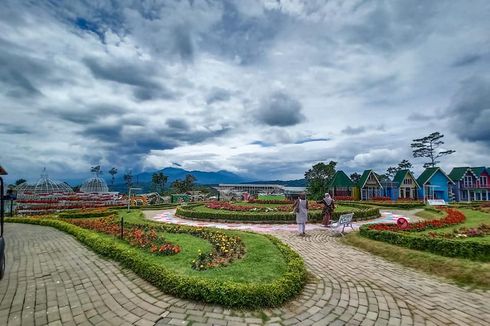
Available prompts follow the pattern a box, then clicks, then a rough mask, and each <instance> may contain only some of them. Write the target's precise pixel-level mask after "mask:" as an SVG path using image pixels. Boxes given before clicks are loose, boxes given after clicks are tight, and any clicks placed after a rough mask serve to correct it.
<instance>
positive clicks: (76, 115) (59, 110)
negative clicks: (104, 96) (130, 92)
mask: <svg viewBox="0 0 490 326" xmlns="http://www.w3.org/2000/svg"><path fill="white" fill-rule="evenodd" d="M42 111H43V112H44V113H45V114H46V115H53V116H55V117H57V118H59V119H62V120H65V121H70V122H73V123H78V124H87V123H95V122H96V121H98V120H99V119H101V118H106V117H109V116H117V117H120V116H121V115H122V114H124V113H127V112H129V111H128V109H126V108H123V107H119V106H114V105H111V104H92V105H90V104H86V105H81V104H78V103H77V105H73V106H71V107H65V106H63V107H48V108H44V109H42Z"/></svg>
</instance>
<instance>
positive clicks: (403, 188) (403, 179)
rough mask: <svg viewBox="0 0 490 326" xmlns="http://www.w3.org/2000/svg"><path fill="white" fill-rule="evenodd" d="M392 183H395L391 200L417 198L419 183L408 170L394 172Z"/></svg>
mask: <svg viewBox="0 0 490 326" xmlns="http://www.w3.org/2000/svg"><path fill="white" fill-rule="evenodd" d="M393 183H394V184H395V185H396V188H395V189H394V191H393V193H392V194H391V199H392V200H397V199H411V200H415V199H418V197H419V196H418V193H419V188H420V186H419V184H418V182H417V179H416V178H415V176H414V175H413V174H412V172H410V170H400V171H398V172H397V173H396V174H395V177H394V178H393Z"/></svg>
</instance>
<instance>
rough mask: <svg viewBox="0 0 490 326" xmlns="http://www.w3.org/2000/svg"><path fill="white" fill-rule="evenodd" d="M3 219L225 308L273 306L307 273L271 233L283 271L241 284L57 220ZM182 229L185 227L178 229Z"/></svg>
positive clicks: (186, 295)
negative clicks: (52, 232)
mask: <svg viewBox="0 0 490 326" xmlns="http://www.w3.org/2000/svg"><path fill="white" fill-rule="evenodd" d="M7 222H12V223H27V224H36V225H43V226H51V227H54V228H57V229H59V230H61V231H64V232H66V233H69V234H71V235H73V236H75V238H76V239H77V240H79V241H80V242H82V243H83V244H85V245H86V246H88V247H90V248H91V249H92V250H94V251H95V252H96V253H98V254H101V255H103V256H105V257H109V258H111V259H114V260H116V261H118V262H120V263H121V264H122V265H123V266H125V267H127V268H129V269H131V270H133V271H134V272H135V273H136V274H138V275H139V276H140V277H142V278H143V279H145V280H147V281H148V282H150V283H151V284H153V285H154V286H156V287H158V288H159V289H160V290H162V291H163V292H165V293H168V294H171V295H174V296H177V297H180V298H184V299H192V300H198V301H202V302H206V303H216V304H221V305H223V306H226V307H239V308H259V307H275V306H279V305H281V304H282V303H284V302H285V301H287V300H288V299H291V298H292V297H293V296H295V295H297V294H298V293H299V292H300V291H301V290H302V289H303V287H304V285H305V284H306V278H307V273H306V269H305V266H304V263H303V259H302V258H301V257H300V256H299V255H298V254H297V253H296V252H294V251H293V250H292V249H291V248H290V247H289V246H287V245H286V244H284V243H282V242H281V241H279V240H278V239H276V238H274V237H272V236H267V238H268V239H269V240H270V241H271V242H272V243H273V244H274V245H275V246H277V248H278V249H279V251H280V252H281V253H282V255H283V257H284V259H285V261H286V265H287V270H286V272H285V273H284V274H283V276H281V277H280V278H278V279H276V280H275V281H273V282H270V283H267V284H253V283H250V284H244V283H237V282H232V281H225V282H220V281H219V280H210V279H206V278H201V277H191V276H184V275H179V274H176V273H175V272H173V271H172V270H170V269H169V268H167V267H165V266H163V265H162V264H157V263H153V262H151V261H149V260H148V259H146V257H145V255H144V254H143V253H142V252H141V250H139V249H136V248H131V247H129V246H128V245H126V244H124V243H121V242H119V241H115V240H114V239H111V238H107V237H103V236H101V235H99V234H98V233H97V232H93V231H89V230H86V229H83V228H80V227H77V226H75V225H73V224H70V223H67V222H64V221H61V220H55V219H29V218H9V219H8V220H7ZM187 228H189V229H192V227H187ZM184 229H186V228H184V227H181V228H179V230H184Z"/></svg>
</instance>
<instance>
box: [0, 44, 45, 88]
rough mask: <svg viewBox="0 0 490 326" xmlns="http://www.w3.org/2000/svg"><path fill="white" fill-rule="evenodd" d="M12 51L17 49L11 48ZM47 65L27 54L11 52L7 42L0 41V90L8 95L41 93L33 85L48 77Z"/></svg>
mask: <svg viewBox="0 0 490 326" xmlns="http://www.w3.org/2000/svg"><path fill="white" fill-rule="evenodd" d="M13 50H14V51H16V50H19V49H15V48H14V49H13ZM47 67H49V65H45V62H42V61H40V60H38V59H35V58H32V57H29V56H28V55H23V54H19V53H16V52H11V48H10V46H9V42H3V41H0V84H1V85H2V87H1V90H0V92H3V93H5V94H6V95H7V96H9V97H14V98H23V97H32V96H38V95H41V91H40V90H39V89H38V87H37V86H36V85H35V84H36V83H37V82H41V81H46V80H48V78H49V75H50V70H49V68H47Z"/></svg>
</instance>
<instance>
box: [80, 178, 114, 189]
mask: <svg viewBox="0 0 490 326" xmlns="http://www.w3.org/2000/svg"><path fill="white" fill-rule="evenodd" d="M80 191H81V192H85V193H104V192H109V187H108V186H107V183H106V182H105V180H104V179H102V178H101V177H99V176H95V177H92V178H90V179H88V180H86V181H85V182H84V183H83V185H82V186H81V187H80Z"/></svg>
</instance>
